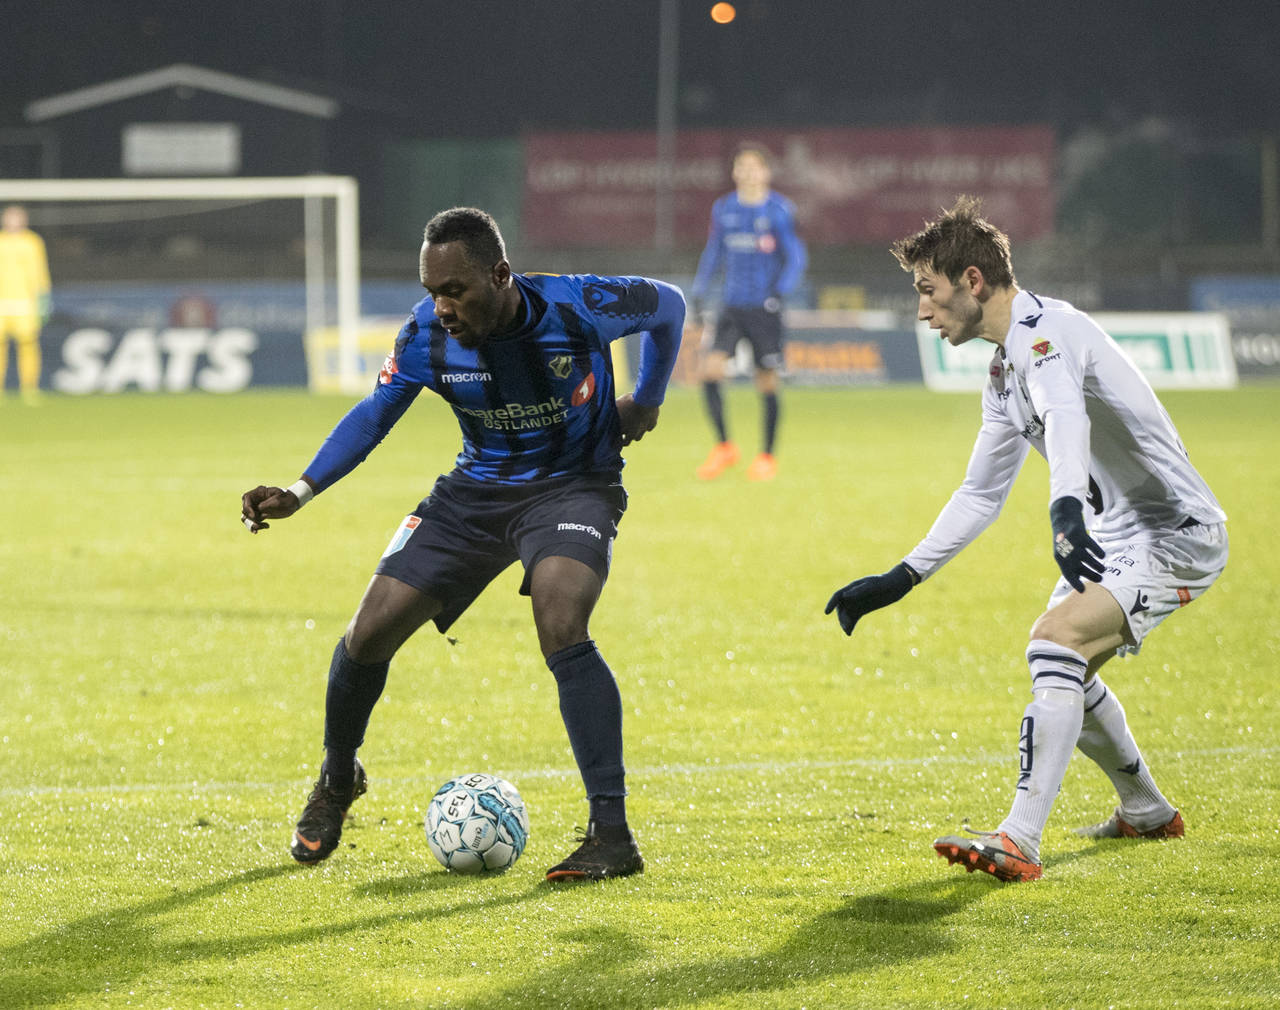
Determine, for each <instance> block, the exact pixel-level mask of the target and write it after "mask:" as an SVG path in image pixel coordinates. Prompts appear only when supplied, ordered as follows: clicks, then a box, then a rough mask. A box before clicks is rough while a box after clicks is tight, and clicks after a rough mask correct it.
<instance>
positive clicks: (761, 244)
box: [756, 232, 778, 253]
mask: <svg viewBox="0 0 1280 1010" xmlns="http://www.w3.org/2000/svg"><path fill="white" fill-rule="evenodd" d="M756 248H757V249H759V250H760V251H761V252H762V253H771V252H773V251H774V250H775V249H777V248H778V240H777V239H776V238H774V237H773V235H772V234H770V233H769V232H765V233H764V234H763V235H761V236H759V237H758V238H757V239H756Z"/></svg>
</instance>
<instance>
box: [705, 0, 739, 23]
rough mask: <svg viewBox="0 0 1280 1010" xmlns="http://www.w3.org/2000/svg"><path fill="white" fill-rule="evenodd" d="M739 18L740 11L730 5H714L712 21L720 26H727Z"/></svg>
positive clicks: (712, 7)
mask: <svg viewBox="0 0 1280 1010" xmlns="http://www.w3.org/2000/svg"><path fill="white" fill-rule="evenodd" d="M737 16H738V9H737V8H736V7H734V6H733V4H729V3H718V4H712V6H711V20H712V21H714V22H715V23H716V24H718V25H727V24H728V23H729V22H730V21H732V20H733V19H734V18H736V17H737Z"/></svg>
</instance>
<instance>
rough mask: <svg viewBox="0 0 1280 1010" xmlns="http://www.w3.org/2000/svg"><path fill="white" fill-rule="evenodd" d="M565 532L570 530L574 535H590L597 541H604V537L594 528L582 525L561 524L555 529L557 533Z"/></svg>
mask: <svg viewBox="0 0 1280 1010" xmlns="http://www.w3.org/2000/svg"><path fill="white" fill-rule="evenodd" d="M565 530H571V531H573V532H575V533H590V534H591V535H592V536H593V537H595V538H596V539H597V540H603V539H604V537H602V536H601V535H600V531H599V530H598V529H596V528H595V527H594V526H585V525H583V524H582V523H561V524H560V525H559V526H557V527H556V532H557V533H561V532H563V531H565Z"/></svg>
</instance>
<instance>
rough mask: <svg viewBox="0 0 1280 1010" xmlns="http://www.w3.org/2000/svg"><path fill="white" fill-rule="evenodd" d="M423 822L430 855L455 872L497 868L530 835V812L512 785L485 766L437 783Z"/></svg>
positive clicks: (504, 866)
mask: <svg viewBox="0 0 1280 1010" xmlns="http://www.w3.org/2000/svg"><path fill="white" fill-rule="evenodd" d="M424 827H425V829H426V832H427V845H428V846H430V848H431V853H432V855H434V856H435V857H436V859H438V860H440V863H441V865H442V866H444V867H445V868H446V869H449V870H453V871H454V872H455V873H486V872H494V873H497V872H501V871H502V870H505V869H507V868H508V867H510V866H511V865H512V864H513V863H515V861H516V860H517V859H519V858H520V853H522V852H523V851H524V844H525V842H527V841H528V840H529V815H528V813H527V812H526V811H525V808H524V800H522V799H521V798H520V794H519V793H518V792H517V791H516V787H515V786H513V785H512V784H511V783H510V782H507V781H506V780H505V779H500V778H498V777H497V776H496V775H488V774H486V773H484V772H472V773H471V774H469V775H459V776H458V777H457V778H453V779H450V780H449V781H448V782H446V783H445V784H444V785H442V786H441V787H440V788H439V789H438V790H437V791H436V794H435V796H433V797H431V805H430V806H429V807H428V808H427V820H426V824H425V825H424Z"/></svg>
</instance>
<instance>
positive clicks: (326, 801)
mask: <svg viewBox="0 0 1280 1010" xmlns="http://www.w3.org/2000/svg"><path fill="white" fill-rule="evenodd" d="M368 788H369V779H368V777H367V776H366V775H365V773H364V765H362V764H361V763H360V762H359V761H356V780H355V782H353V783H352V785H351V788H350V789H347V790H339V789H334V788H332V787H331V786H330V785H329V776H328V775H327V774H326V773H325V772H323V771H322V772H321V773H320V779H319V781H317V782H316V787H315V788H314V789H313V790H311V795H310V796H308V797H307V805H306V807H305V808H304V809H303V811H302V817H300V818H299V819H298V826H297V827H296V828H295V829H294V831H293V847H292V848H291V849H290V850H289V851H290V853H292V855H293V858H294V859H296V860H297V861H298V862H300V863H318V862H320V860H322V859H325V858H327V857H328V855H329V853H331V852H332V851H333V850H334V849H336V848H337V847H338V839H340V838H341V837H342V822H343V821H344V820H346V817H347V809H348V808H349V807H350V806H351V804H352V803H354V802H355V801H356V798H357V797H360V796H363V795H364V792H365V790H366V789H368Z"/></svg>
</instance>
